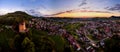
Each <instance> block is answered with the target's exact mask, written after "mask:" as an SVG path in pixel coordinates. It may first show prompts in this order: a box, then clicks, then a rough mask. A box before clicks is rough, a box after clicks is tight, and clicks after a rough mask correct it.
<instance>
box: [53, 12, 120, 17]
mask: <svg viewBox="0 0 120 52" xmlns="http://www.w3.org/2000/svg"><path fill="white" fill-rule="evenodd" d="M119 14H120V13H96V12H74V13H62V14H58V15H54V16H55V17H71V18H73V17H75V18H80V17H81V18H91V17H110V16H112V15H113V16H120V15H119Z"/></svg>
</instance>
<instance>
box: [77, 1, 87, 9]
mask: <svg viewBox="0 0 120 52" xmlns="http://www.w3.org/2000/svg"><path fill="white" fill-rule="evenodd" d="M86 1H87V0H82V1H81V4H79V7H81V6H83V5H85V4H87V2H86Z"/></svg>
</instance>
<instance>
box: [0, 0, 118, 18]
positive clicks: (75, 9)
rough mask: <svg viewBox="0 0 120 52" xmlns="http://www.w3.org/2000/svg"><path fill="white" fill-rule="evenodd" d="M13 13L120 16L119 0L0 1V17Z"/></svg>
mask: <svg viewBox="0 0 120 52" xmlns="http://www.w3.org/2000/svg"><path fill="white" fill-rule="evenodd" d="M15 11H24V12H26V13H28V14H30V15H34V16H45V17H110V16H113V15H114V16H120V0H0V15H4V14H7V13H11V12H15Z"/></svg>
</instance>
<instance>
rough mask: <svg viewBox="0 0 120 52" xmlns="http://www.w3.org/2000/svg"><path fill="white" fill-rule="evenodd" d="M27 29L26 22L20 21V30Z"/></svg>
mask: <svg viewBox="0 0 120 52" xmlns="http://www.w3.org/2000/svg"><path fill="white" fill-rule="evenodd" d="M25 31H26V24H25V21H23V22H21V23H19V32H25Z"/></svg>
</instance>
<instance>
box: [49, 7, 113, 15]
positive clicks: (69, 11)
mask: <svg viewBox="0 0 120 52" xmlns="http://www.w3.org/2000/svg"><path fill="white" fill-rule="evenodd" d="M76 12H81V13H84V12H94V13H111V12H109V11H95V10H75V9H73V10H68V11H64V12H59V13H55V14H52V15H47V16H55V15H60V14H64V13H76ZM111 14H112V13H111Z"/></svg>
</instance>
